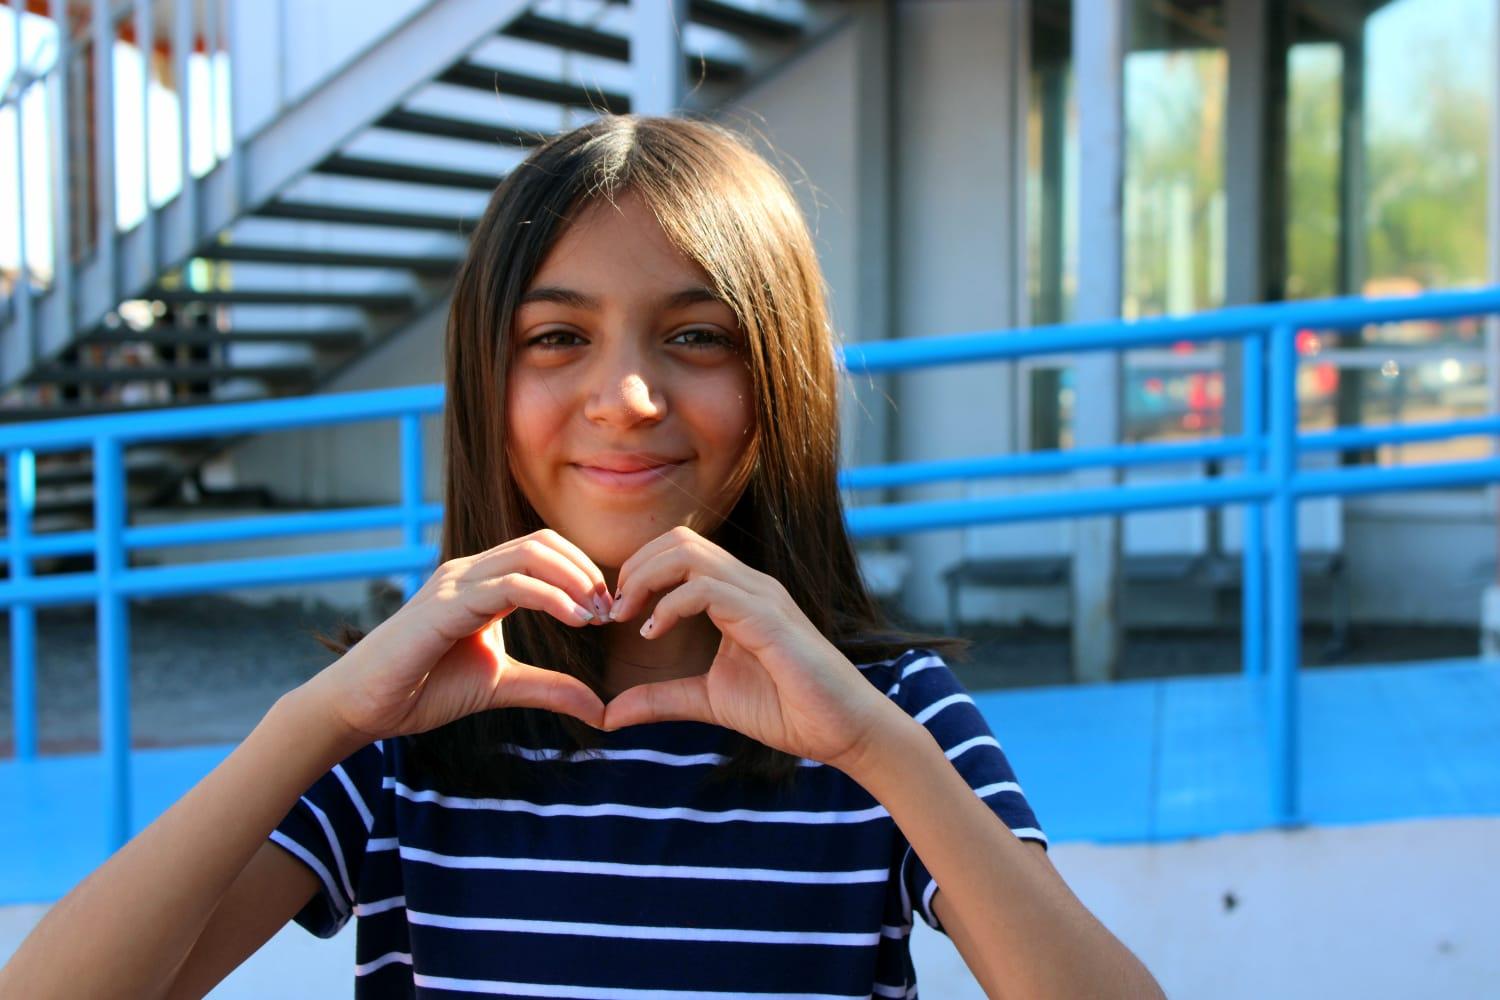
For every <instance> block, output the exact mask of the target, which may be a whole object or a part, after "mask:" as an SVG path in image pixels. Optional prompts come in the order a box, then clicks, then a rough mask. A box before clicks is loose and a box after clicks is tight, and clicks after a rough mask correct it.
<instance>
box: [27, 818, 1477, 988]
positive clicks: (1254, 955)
mask: <svg viewBox="0 0 1500 1000" xmlns="http://www.w3.org/2000/svg"><path fill="white" fill-rule="evenodd" d="M1051 859H1052V863H1053V864H1054V865H1055V866H1056V867H1057V869H1058V871H1059V873H1060V874H1061V875H1062V877H1063V879H1064V880H1065V881H1066V882H1067V883H1068V886H1069V887H1070V888H1071V889H1072V891H1073V893H1074V894H1075V895H1076V896H1077V897H1078V899H1079V900H1080V901H1081V902H1082V903H1083V905H1084V906H1086V907H1087V908H1088V909H1089V911H1090V912H1091V913H1093V914H1094V916H1095V917H1097V918H1098V919H1099V920H1100V921H1101V922H1102V923H1103V924H1104V925H1105V926H1106V927H1108V928H1109V929H1110V931H1111V932H1112V933H1113V934H1114V935H1115V936H1116V937H1118V938H1119V939H1120V940H1121V941H1122V942H1123V943H1124V944H1125V945H1126V947H1128V948H1130V949H1131V951H1133V952H1134V953H1135V954H1136V956H1137V957H1138V958H1140V959H1141V961H1142V962H1144V963H1145V965H1146V967H1147V968H1148V969H1150V970H1151V972H1152V974H1153V975H1154V976H1156V978H1157V981H1158V982H1159V983H1160V984H1161V986H1162V988H1163V990H1165V992H1166V994H1167V996H1169V997H1172V1000H1242V998H1243V1000H1261V998H1264V997H1278V998H1281V1000H1323V998H1326V997H1361V998H1364V1000H1407V998H1410V997H1487V996H1493V995H1494V985H1495V983H1497V982H1500V949H1496V948H1495V947H1494V941H1493V938H1494V928H1495V924H1496V920H1497V914H1496V904H1495V900H1496V899H1497V898H1500V818H1495V817H1484V818H1464V819H1444V820H1413V821H1409V822H1402V823H1386V824H1377V825H1370V826H1354V827H1337V828H1335V827H1316V828H1311V829H1305V830H1299V831H1295V832H1290V833H1283V832H1279V831H1267V832H1262V833H1254V834H1242V835H1236V836H1229V837H1216V838H1211V839H1205V840H1194V841H1185V842H1180V843H1174V844H1160V845H1145V846H1126V847H1120V846H1115V847H1104V846H1098V845H1094V844H1084V843H1064V844H1057V845H1055V846H1054V847H1053V848H1052V852H1051ZM45 909H46V908H45V907H42V906H17V907H4V908H0V963H4V961H5V960H6V958H8V957H9V956H10V954H11V953H12V952H13V951H14V950H15V948H16V947H17V946H18V945H19V944H20V941H21V939H22V938H23V937H24V936H25V934H26V933H27V932H29V930H30V929H31V928H32V927H33V926H35V924H36V922H37V921H38V920H40V919H41V916H42V914H43V913H44V912H45ZM911 948H912V957H913V959H914V961H915V964H916V967H917V980H918V983H919V985H920V986H921V990H922V993H923V995H924V996H930V997H935V998H938V997H940V998H942V1000H983V997H984V993H983V991H982V990H981V989H980V988H979V985H978V984H977V983H976V982H975V981H974V978H973V976H972V975H971V974H970V973H969V971H968V969H967V967H966V966H965V965H964V962H963V957H962V956H961V955H960V954H959V953H958V951H957V949H955V948H954V946H953V944H952V942H951V941H949V940H948V939H947V938H946V937H943V936H942V935H940V934H938V933H937V932H936V931H934V930H932V929H930V928H928V927H927V925H926V924H923V923H922V922H921V921H920V920H918V921H917V924H916V927H915V928H914V929H913V932H912V943H911ZM353 965H354V930H353V928H352V927H346V928H345V929H344V930H343V931H341V932H340V933H339V934H338V935H337V936H336V937H334V938H333V939H332V940H329V941H322V940H319V939H318V938H315V937H313V936H312V935H311V934H308V933H307V932H306V931H304V930H303V929H302V928H300V927H298V926H296V925H294V924H289V925H288V926H287V927H285V928H283V929H282V930H281V931H280V932H279V933H277V934H276V936H275V937H273V938H272V939H271V940H270V941H269V942H268V943H267V944H266V946H265V947H263V948H262V949H261V950H260V951H259V952H257V953H256V954H255V955H253V956H252V957H251V958H250V959H249V960H248V961H247V962H245V964H244V965H242V966H240V968H239V969H237V970H236V971H235V972H233V973H231V974H230V976H229V977H228V978H227V979H226V980H225V981H224V982H223V983H222V984H220V986H219V987H218V988H217V989H215V990H214V991H213V992H212V993H210V994H209V996H210V997H211V998H212V1000H240V998H245V1000H249V998H252V997H253V998H260V997H266V996H280V995H283V994H284V993H285V991H286V986H287V983H288V982H295V983H297V984H298V992H299V995H306V996H320V997H347V996H349V995H350V992H351V985H352V984H351V979H352V976H351V973H350V970H351V969H352V967H353Z"/></svg>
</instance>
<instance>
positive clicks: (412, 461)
mask: <svg viewBox="0 0 1500 1000" xmlns="http://www.w3.org/2000/svg"><path fill="white" fill-rule="evenodd" d="M401 509H402V513H404V514H405V515H406V518H405V522H404V525H403V527H404V534H405V540H406V544H407V545H409V546H412V547H417V546H420V545H421V544H422V415H421V414H420V413H407V414H403V415H402V417H401ZM424 579H425V577H424V576H423V575H422V574H420V573H408V574H407V576H406V583H405V586H404V590H405V596H406V600H408V601H409V600H411V597H412V595H413V594H415V593H416V592H417V590H418V588H420V587H421V586H422V581H423V580H424Z"/></svg>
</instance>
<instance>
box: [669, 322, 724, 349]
mask: <svg viewBox="0 0 1500 1000" xmlns="http://www.w3.org/2000/svg"><path fill="white" fill-rule="evenodd" d="M678 337H690V338H692V339H690V340H687V341H679V343H682V345H683V346H684V347H733V346H734V338H732V337H729V336H727V335H726V334H723V333H720V332H719V331H718V330H715V329H713V328H712V327H707V326H695V327H693V328H692V329H690V330H683V331H681V332H680V333H676V334H673V336H672V340H673V341H677V338H678Z"/></svg>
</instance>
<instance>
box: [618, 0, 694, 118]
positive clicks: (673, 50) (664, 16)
mask: <svg viewBox="0 0 1500 1000" xmlns="http://www.w3.org/2000/svg"><path fill="white" fill-rule="evenodd" d="M630 7H631V10H630V17H631V27H630V110H631V112H632V113H633V114H637V115H670V114H672V113H674V112H676V111H677V110H678V109H679V108H681V107H682V100H683V96H684V95H685V94H686V93H687V68H686V65H685V62H684V56H683V52H682V31H683V26H684V25H685V24H687V19H688V18H687V13H688V5H687V0H631V4H630Z"/></svg>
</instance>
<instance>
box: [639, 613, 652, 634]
mask: <svg viewBox="0 0 1500 1000" xmlns="http://www.w3.org/2000/svg"><path fill="white" fill-rule="evenodd" d="M655 624H656V616H655V615H652V616H651V617H650V618H647V619H646V624H644V625H642V626H641V635H645V634H646V633H647V632H650V631H651V629H652V627H653V626H654V625H655Z"/></svg>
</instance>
